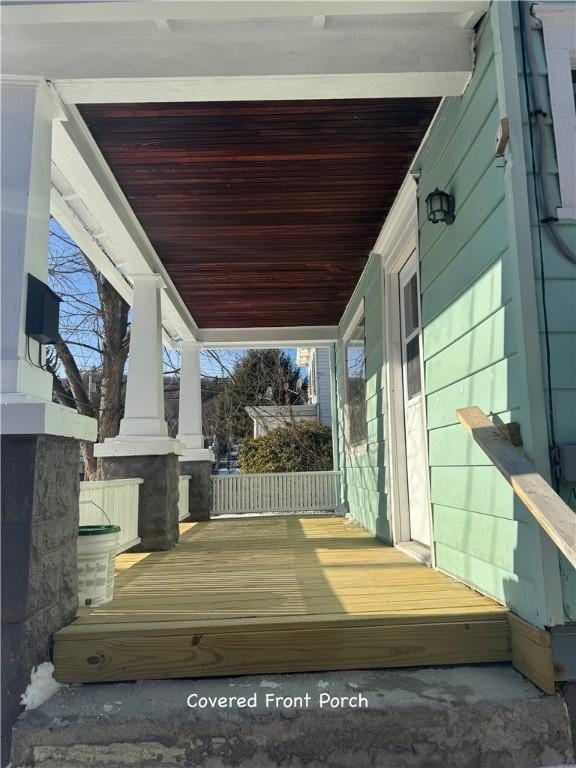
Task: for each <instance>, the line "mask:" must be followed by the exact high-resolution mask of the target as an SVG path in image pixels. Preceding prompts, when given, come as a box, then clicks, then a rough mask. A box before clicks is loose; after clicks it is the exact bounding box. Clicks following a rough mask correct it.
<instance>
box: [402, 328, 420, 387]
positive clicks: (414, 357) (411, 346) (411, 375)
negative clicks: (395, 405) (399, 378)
mask: <svg viewBox="0 0 576 768" xmlns="http://www.w3.org/2000/svg"><path fill="white" fill-rule="evenodd" d="M421 389H422V385H421V381H420V336H415V337H414V338H413V339H412V341H409V342H408V344H406V395H407V396H408V400H411V399H412V398H413V397H415V396H416V395H417V394H419V393H420V390H421Z"/></svg>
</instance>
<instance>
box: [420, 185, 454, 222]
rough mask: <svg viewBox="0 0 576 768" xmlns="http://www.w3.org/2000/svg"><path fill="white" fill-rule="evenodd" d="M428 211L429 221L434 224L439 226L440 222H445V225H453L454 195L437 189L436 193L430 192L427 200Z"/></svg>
mask: <svg viewBox="0 0 576 768" xmlns="http://www.w3.org/2000/svg"><path fill="white" fill-rule="evenodd" d="M426 210H427V213H428V221H431V222H432V224H438V222H439V221H443V222H444V224H452V222H453V221H454V197H453V195H449V194H448V192H442V190H441V189H438V187H436V189H435V190H434V192H430V194H429V195H428V197H427V198H426Z"/></svg>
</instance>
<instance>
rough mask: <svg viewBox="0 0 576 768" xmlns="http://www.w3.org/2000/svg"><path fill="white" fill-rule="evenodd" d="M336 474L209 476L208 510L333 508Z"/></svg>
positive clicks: (336, 497)
mask: <svg viewBox="0 0 576 768" xmlns="http://www.w3.org/2000/svg"><path fill="white" fill-rule="evenodd" d="M339 478H340V473H339V472H286V473H284V472H278V473H276V472H275V473H263V474H257V475H256V474H255V475H248V474H247V475H242V474H240V475H218V476H213V477H212V478H211V481H212V514H214V515H225V514H240V513H243V512H329V511H333V510H334V509H336V507H337V506H338V503H339V488H340V479H339Z"/></svg>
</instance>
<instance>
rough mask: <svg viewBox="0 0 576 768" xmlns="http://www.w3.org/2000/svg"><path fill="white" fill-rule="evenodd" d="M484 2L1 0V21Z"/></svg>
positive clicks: (408, 9) (261, 14)
mask: <svg viewBox="0 0 576 768" xmlns="http://www.w3.org/2000/svg"><path fill="white" fill-rule="evenodd" d="M488 5H489V3H488V2H486V1H485V0H460V1H458V0H392V1H390V0H388V1H384V2H383V1H382V0H374V1H373V2H363V1H362V0H355V1H354V2H342V0H331V1H329V2H322V1H321V0H284V2H279V1H278V0H273V1H272V2H270V1H269V0H256V1H254V0H252V1H248V2H247V1H246V0H228V1H227V2H221V1H220V0H208V1H205V2H198V1H196V0H192V1H189V0H146V2H101V1H99V2H60V3H59V2H54V3H52V2H50V3H47V2H36V3H34V2H31V3H28V2H26V3H21V2H19V1H18V0H16V2H14V1H13V0H7V1H6V0H5V2H4V4H3V11H2V23H3V24H62V23H66V22H68V23H70V22H75V23H87V22H103V21H116V22H119V21H149V20H152V21H154V20H156V19H191V20H201V19H220V20H223V19H254V18H261V19H262V18H294V17H305V16H366V15H370V16H372V15H378V16H381V15H386V16H398V15H412V16H413V15H420V14H436V15H439V14H457V13H483V12H484V11H485V10H486V8H487V7H488Z"/></svg>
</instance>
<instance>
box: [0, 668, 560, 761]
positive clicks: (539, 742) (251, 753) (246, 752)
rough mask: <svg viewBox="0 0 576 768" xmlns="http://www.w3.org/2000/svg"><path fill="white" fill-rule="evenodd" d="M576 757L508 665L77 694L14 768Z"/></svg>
mask: <svg viewBox="0 0 576 768" xmlns="http://www.w3.org/2000/svg"><path fill="white" fill-rule="evenodd" d="M214 699H215V700H214ZM189 705H190V706H189ZM573 757H574V755H573V751H572V743H571V733H570V723H569V718H568V713H567V709H566V705H565V702H564V700H563V699H562V698H561V697H560V696H545V695H544V694H542V693H541V692H540V691H539V690H538V689H536V688H535V687H534V686H533V685H532V684H531V683H529V682H528V681H526V680H525V679H524V678H523V677H522V676H521V675H519V674H518V673H516V672H515V671H513V670H512V668H511V667H510V666H509V665H505V664H502V665H491V666H477V667H454V668H442V669H438V668H436V669H431V668H427V669H411V670H404V669H401V670H378V671H374V670H368V671H351V672H326V673H316V674H294V675H270V676H254V677H236V678H220V679H201V680H162V681H146V682H140V683H109V684H94V685H74V686H68V687H66V688H64V689H62V690H61V691H60V692H59V693H58V694H56V695H55V696H54V697H53V698H52V699H50V700H49V701H48V702H46V703H45V704H44V705H42V706H41V707H40V708H38V709H36V710H34V711H31V712H25V713H24V714H23V715H22V716H21V717H20V718H19V720H18V722H17V724H16V727H15V730H14V740H13V750H12V768H30V766H34V767H35V768H82V767H83V766H90V768H152V767H153V768H172V767H173V766H196V767H198V768H232V767H234V768H280V767H281V768H319V767H320V766H335V767H336V766H337V767H338V768H345V766H352V767H353V768H375V767H377V768H420V767H421V766H422V768H424V767H425V768H436V767H438V768H541V766H552V765H567V764H569V763H571V762H572V761H573Z"/></svg>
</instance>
